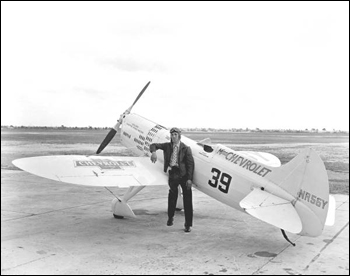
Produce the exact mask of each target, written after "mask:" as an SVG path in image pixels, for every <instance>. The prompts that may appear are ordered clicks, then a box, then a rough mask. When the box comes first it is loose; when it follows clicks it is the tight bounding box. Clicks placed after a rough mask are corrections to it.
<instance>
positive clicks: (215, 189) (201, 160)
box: [120, 114, 273, 211]
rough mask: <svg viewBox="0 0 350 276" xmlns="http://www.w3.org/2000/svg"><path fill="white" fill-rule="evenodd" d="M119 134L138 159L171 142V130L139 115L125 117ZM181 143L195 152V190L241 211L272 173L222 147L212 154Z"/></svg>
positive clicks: (185, 140)
mask: <svg viewBox="0 0 350 276" xmlns="http://www.w3.org/2000/svg"><path fill="white" fill-rule="evenodd" d="M120 135H121V142H122V144H123V145H124V146H125V147H127V148H128V149H130V150H131V151H133V153H135V154H137V155H138V156H150V151H149V146H150V145H151V144H152V143H165V142H170V133H169V130H168V129H166V128H165V127H163V126H161V125H159V124H156V123H154V122H152V121H150V120H148V119H146V118H143V117H141V116H139V115H136V114H129V115H127V116H126V117H125V118H124V120H123V125H122V128H121V134H120ZM181 141H182V142H183V143H185V144H186V145H187V146H189V147H190V148H191V150H192V154H193V158H194V161H195V170H194V176H193V185H194V187H195V188H196V189H198V190H200V191H202V192H203V193H205V194H207V195H209V196H211V197H213V198H215V199H217V200H219V201H220V202H223V203H225V204H227V205H229V206H231V207H233V208H236V209H238V210H241V211H243V209H242V208H241V207H240V206H239V202H240V201H241V200H242V199H243V198H244V197H245V196H247V195H248V194H249V193H250V192H251V190H252V189H253V188H254V187H256V188H261V187H262V186H263V184H262V183H264V178H265V176H266V175H268V174H269V173H270V172H271V171H272V170H273V168H272V167H269V166H266V165H264V164H262V163H260V162H258V161H257V160H254V159H253V158H249V157H248V156H247V155H243V154H241V153H240V152H237V151H234V150H232V149H230V148H228V147H226V146H223V145H220V144H217V145H210V147H211V148H212V151H211V152H208V151H206V150H205V149H204V147H203V145H202V144H200V143H198V142H196V141H194V140H192V139H189V138H187V137H185V136H184V135H182V137H181ZM157 157H158V162H164V160H163V153H162V152H159V151H158V152H157ZM150 162H151V160H150ZM266 182H267V181H266Z"/></svg>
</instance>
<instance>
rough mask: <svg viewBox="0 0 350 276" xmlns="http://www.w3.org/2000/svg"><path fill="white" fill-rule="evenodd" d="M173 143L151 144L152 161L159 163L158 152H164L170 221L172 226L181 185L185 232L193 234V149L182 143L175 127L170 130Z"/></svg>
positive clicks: (179, 131) (178, 131)
mask: <svg viewBox="0 0 350 276" xmlns="http://www.w3.org/2000/svg"><path fill="white" fill-rule="evenodd" d="M170 135H171V142H170V143H169V142H168V143H160V144H157V143H155V144H151V145H150V151H151V153H152V155H151V161H152V162H153V163H155V162H156V161H157V154H156V150H158V149H161V150H163V154H164V172H167V170H168V167H170V170H169V188H170V189H169V196H168V221H167V225H168V226H171V225H173V222H174V215H175V208H176V201H177V197H178V186H179V184H180V185H181V188H182V194H183V200H184V209H185V232H191V227H192V220H193V206H192V189H191V188H192V178H193V170H194V160H193V156H192V151H191V148H190V147H188V146H186V145H185V144H184V143H182V142H181V141H180V140H181V130H180V129H178V128H176V127H174V128H172V129H171V130H170Z"/></svg>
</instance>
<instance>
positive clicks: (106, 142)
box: [96, 81, 151, 154]
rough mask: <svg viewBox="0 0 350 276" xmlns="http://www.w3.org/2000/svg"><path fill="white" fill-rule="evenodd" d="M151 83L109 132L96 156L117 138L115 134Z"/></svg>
mask: <svg viewBox="0 0 350 276" xmlns="http://www.w3.org/2000/svg"><path fill="white" fill-rule="evenodd" d="M150 83H151V82H150V81H149V82H148V83H147V84H146V86H145V87H144V88H143V89H142V90H141V92H140V93H139V95H138V96H137V98H136V100H135V101H134V103H133V104H132V106H130V107H129V108H128V109H127V110H125V112H124V113H123V114H122V115H120V118H119V120H118V122H117V124H116V125H115V126H114V127H113V128H111V130H110V131H109V132H108V134H107V136H106V137H105V139H104V140H103V141H102V143H101V145H100V146H99V148H98V149H97V151H96V154H99V153H101V152H102V151H103V149H104V148H105V147H106V146H107V145H108V144H109V142H110V141H111V140H112V139H113V137H114V136H115V134H116V133H117V131H118V130H119V127H120V125H121V124H122V122H123V119H124V117H125V116H126V115H127V114H129V113H130V111H131V109H132V108H133V106H134V105H135V104H136V102H137V101H138V100H139V99H140V98H141V96H142V94H143V92H145V90H146V89H147V87H148V85H149V84H150Z"/></svg>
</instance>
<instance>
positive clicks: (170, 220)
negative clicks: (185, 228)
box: [166, 218, 174, 226]
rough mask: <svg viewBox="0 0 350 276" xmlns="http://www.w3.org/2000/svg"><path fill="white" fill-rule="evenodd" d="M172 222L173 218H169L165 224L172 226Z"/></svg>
mask: <svg viewBox="0 0 350 276" xmlns="http://www.w3.org/2000/svg"><path fill="white" fill-rule="evenodd" d="M173 224H174V218H169V219H168V221H167V222H166V225H168V226H172V225H173Z"/></svg>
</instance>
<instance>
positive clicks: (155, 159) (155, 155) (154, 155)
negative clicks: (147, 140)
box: [151, 151, 157, 163]
mask: <svg viewBox="0 0 350 276" xmlns="http://www.w3.org/2000/svg"><path fill="white" fill-rule="evenodd" d="M151 161H152V163H156V162H157V153H156V152H155V151H154V152H152V155H151Z"/></svg>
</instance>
